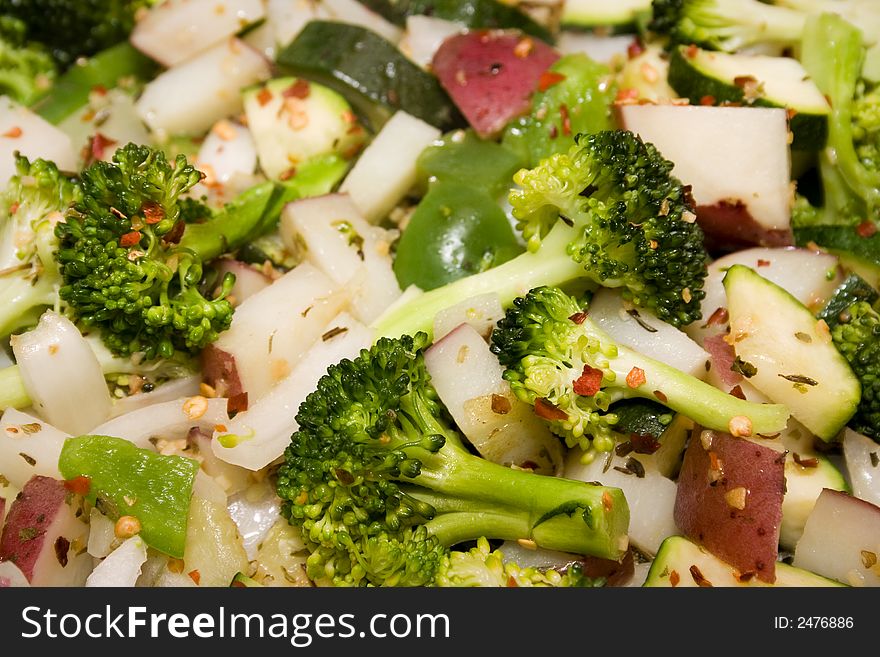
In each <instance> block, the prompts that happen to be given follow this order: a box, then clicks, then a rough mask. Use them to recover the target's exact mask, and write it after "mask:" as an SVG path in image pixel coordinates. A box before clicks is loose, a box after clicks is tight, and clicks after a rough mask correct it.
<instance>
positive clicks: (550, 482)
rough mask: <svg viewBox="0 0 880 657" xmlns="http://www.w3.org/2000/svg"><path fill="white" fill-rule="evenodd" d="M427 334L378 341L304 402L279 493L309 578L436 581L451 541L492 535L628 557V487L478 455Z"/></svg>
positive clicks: (333, 370)
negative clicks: (430, 362) (447, 402)
mask: <svg viewBox="0 0 880 657" xmlns="http://www.w3.org/2000/svg"><path fill="white" fill-rule="evenodd" d="M427 344H428V338H427V335H426V334H423V333H419V334H417V335H415V336H409V335H405V336H402V337H401V338H398V339H389V338H383V339H380V340H379V341H378V342H377V343H376V344H375V345H374V346H373V347H372V348H371V349H369V350H366V349H365V350H363V351H362V352H361V354H360V356H358V357H357V358H355V359H354V360H348V359H345V360H342V361H340V362H339V363H337V364H335V365H332V366H331V367H330V368H329V369H328V370H327V374H326V375H325V376H324V377H322V378H321V379H320V381H319V382H318V385H317V388H316V390H315V391H314V392H312V393H311V394H310V395H309V396H308V397H307V398H306V400H305V401H304V402H303V403H302V404H301V405H300V408H299V411H298V412H297V415H296V420H297V423H298V424H299V428H298V429H297V431H296V432H295V433H294V434H293V436H292V437H291V443H290V445H289V446H288V448H287V450H286V451H285V454H284V462H283V463H282V465H281V466H280V468H279V470H278V477H277V483H276V489H277V492H278V495H279V497H280V498H281V499H282V501H283V504H282V513H283V514H284V515H285V516H286V517H287V518H288V519H289V521H290V522H291V523H292V524H294V525H297V526H299V527H301V529H302V532H303V537H304V539H305V541H306V543H307V545H308V547H309V550H310V551H311V555H310V557H309V559H308V562H307V570H308V574H309V576H310V577H313V578H315V579H326V580H329V581H330V582H332V583H333V584H334V585H337V586H422V585H431V584H433V583H434V581H435V578H436V576H437V573H438V571H439V569H440V568H441V566H442V565H443V563H444V560H445V559H446V556H447V554H448V552H449V549H450V548H451V547H452V546H454V545H456V544H458V543H461V542H463V541H469V540H475V539H477V538H479V537H482V536H487V537H489V538H499V539H516V538H530V539H532V540H534V541H535V542H536V543H537V544H538V545H540V546H543V547H548V548H550V549H560V550H566V551H574V552H579V553H583V554H594V553H595V554H598V555H601V556H605V557H606V558H618V557H619V556H620V554H621V550H623V549H625V544H626V539H625V533H626V528H627V526H628V522H629V511H628V507H627V506H626V501H625V499H624V498H623V496H622V494H621V493H620V491H619V490H617V489H605V488H603V487H601V486H593V485H590V484H584V483H582V482H575V481H569V480H565V479H560V478H556V477H547V476H542V475H538V474H534V473H530V472H525V471H519V470H514V469H511V468H507V467H504V466H501V465H497V464H495V463H491V462H489V461H486V460H484V459H482V458H480V457H478V456H475V455H473V454H471V453H469V452H468V451H467V450H466V449H465V447H464V445H463V444H462V442H461V440H460V438H459V437H458V434H457V433H456V432H455V431H454V430H453V429H452V424H451V421H450V420H449V418H448V416H447V411H446V409H445V407H444V406H443V405H442V403H441V402H440V400H439V399H438V397H437V393H436V391H435V390H434V388H433V386H432V385H431V384H430V376H429V374H428V372H427V369H426V367H425V362H424V357H423V355H422V349H423V348H424V347H425V346H427Z"/></svg>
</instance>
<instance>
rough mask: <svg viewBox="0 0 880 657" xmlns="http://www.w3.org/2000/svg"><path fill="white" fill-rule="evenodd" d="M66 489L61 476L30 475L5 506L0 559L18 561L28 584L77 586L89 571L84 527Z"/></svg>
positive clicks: (86, 526) (90, 562)
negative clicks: (69, 500) (6, 511)
mask: <svg viewBox="0 0 880 657" xmlns="http://www.w3.org/2000/svg"><path fill="white" fill-rule="evenodd" d="M68 495H69V492H68V490H67V489H66V488H65V487H64V484H63V483H62V482H61V481H58V480H57V479H52V478H51V477H43V476H41V475H36V476H34V477H31V479H30V480H28V482H27V483H26V484H25V485H24V487H23V488H22V489H21V492H20V493H19V494H18V497H16V498H15V501H13V502H12V504H11V505H10V507H9V515H8V517H7V518H6V524H5V525H4V526H3V534H2V536H0V561H11V562H13V563H14V564H15V565H16V566H18V568H19V569H20V570H21V572H22V573H23V574H24V576H25V577H26V578H27V580H28V581H29V582H30V583H31V586H83V585H84V584H85V581H86V578H87V577H88V575H89V572H91V566H92V558H91V556H90V555H89V554H88V553H87V552H86V551H85V547H86V545H87V544H88V532H89V528H88V525H87V524H85V521H83V520H81V519H80V516H82V513H81V510H80V514H79V516H78V515H77V511H76V510H75V509H74V508H73V507H72V506H71V504H70V503H69V502H68Z"/></svg>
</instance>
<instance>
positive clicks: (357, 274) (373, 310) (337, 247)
mask: <svg viewBox="0 0 880 657" xmlns="http://www.w3.org/2000/svg"><path fill="white" fill-rule="evenodd" d="M281 237H282V239H283V240H284V244H285V246H286V247H287V248H288V249H289V250H290V251H291V252H293V253H297V252H302V251H303V250H304V256H305V258H306V260H308V262H310V263H311V264H312V265H314V266H315V267H317V268H318V269H320V270H321V271H323V272H324V273H325V274H326V275H327V276H329V277H330V278H331V279H332V280H333V282H334V283H336V284H337V285H339V286H340V287H344V288H345V289H346V290H348V292H349V294H350V295H351V312H352V314H353V315H354V316H355V317H356V318H357V319H358V320H360V321H361V322H364V323H365V324H369V323H371V322H372V321H373V320H375V319H376V318H377V317H379V315H381V314H382V313H383V312H384V311H385V310H386V309H387V308H388V306H390V305H391V304H392V303H394V301H396V300H397V298H398V297H399V296H400V294H401V290H400V286H399V284H398V283H397V278H396V277H395V275H394V271H393V269H392V268H391V255H390V245H391V242H392V241H393V240H392V237H391V235H390V234H389V233H388V231H386V230H385V229H383V228H379V227H378V226H373V225H372V224H370V223H369V222H367V220H366V219H365V218H364V216H363V214H362V213H361V212H360V210H358V208H357V207H356V206H355V205H354V203H353V202H352V200H351V198H350V197H349V196H348V195H347V194H327V195H325V196H315V197H311V198H304V199H300V200H297V201H293V202H292V203H288V204H287V206H285V208H284V211H283V213H282V215H281Z"/></svg>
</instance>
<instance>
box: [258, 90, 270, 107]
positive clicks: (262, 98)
mask: <svg viewBox="0 0 880 657" xmlns="http://www.w3.org/2000/svg"><path fill="white" fill-rule="evenodd" d="M272 98H273V96H272V92H271V91H269V90H268V89H267V88H266V87H263V88H262V89H260V93H258V94H257V102H258V103H259V104H260V107H265V106H266V105H268V104H269V103H271V102H272Z"/></svg>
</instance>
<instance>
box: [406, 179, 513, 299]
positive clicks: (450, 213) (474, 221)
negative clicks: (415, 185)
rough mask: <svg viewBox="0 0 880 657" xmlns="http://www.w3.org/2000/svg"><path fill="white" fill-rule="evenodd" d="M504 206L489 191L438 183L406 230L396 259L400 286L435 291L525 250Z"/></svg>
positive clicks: (414, 214)
mask: <svg viewBox="0 0 880 657" xmlns="http://www.w3.org/2000/svg"><path fill="white" fill-rule="evenodd" d="M523 250H524V249H523V246H522V245H521V244H520V243H519V242H518V241H517V239H516V236H515V235H514V232H513V229H512V227H511V225H510V222H509V221H508V219H507V217H506V216H505V214H504V212H503V211H502V210H501V207H500V206H499V205H498V203H497V202H496V201H495V199H493V198H492V197H491V196H490V195H489V193H488V192H486V191H485V190H482V189H478V188H475V187H472V186H471V185H465V184H462V183H458V182H450V181H444V182H437V183H435V184H433V185H432V186H431V188H430V190H429V191H428V193H427V194H426V195H425V197H424V198H423V199H422V200H421V202H420V203H419V205H418V207H417V208H416V210H415V212H414V213H413V215H412V217H411V218H410V221H409V224H408V225H407V226H406V228H405V229H404V231H403V234H402V235H401V237H400V241H399V242H398V245H397V252H396V254H395V258H394V273H395V274H396V276H397V280H398V282H399V283H400V285H401V287H403V288H406V287H407V286H409V285H417V286H418V287H420V288H422V289H423V290H432V289H434V288H436V287H441V286H443V285H445V284H446V283H450V282H452V281H454V280H457V279H459V278H463V277H465V276H469V275H471V274H476V273H479V272H481V271H485V270H487V269H490V268H492V267H495V266H496V265H500V264H501V263H503V262H506V261H508V260H510V259H511V258H513V257H515V256H517V255H519V254H520V253H522V252H523Z"/></svg>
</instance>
